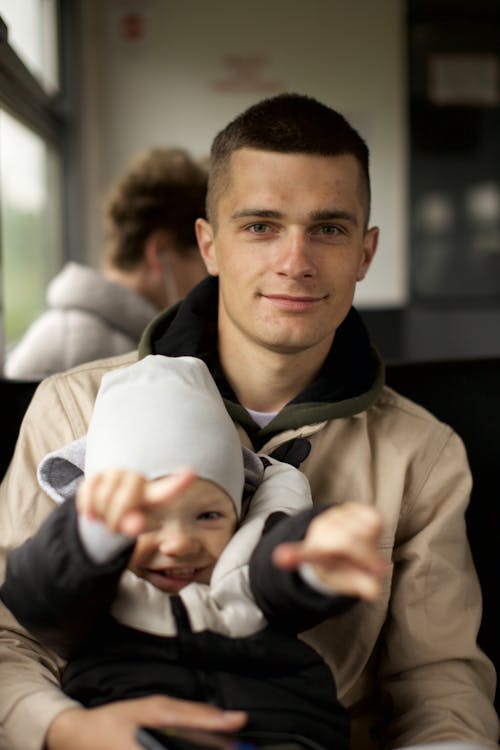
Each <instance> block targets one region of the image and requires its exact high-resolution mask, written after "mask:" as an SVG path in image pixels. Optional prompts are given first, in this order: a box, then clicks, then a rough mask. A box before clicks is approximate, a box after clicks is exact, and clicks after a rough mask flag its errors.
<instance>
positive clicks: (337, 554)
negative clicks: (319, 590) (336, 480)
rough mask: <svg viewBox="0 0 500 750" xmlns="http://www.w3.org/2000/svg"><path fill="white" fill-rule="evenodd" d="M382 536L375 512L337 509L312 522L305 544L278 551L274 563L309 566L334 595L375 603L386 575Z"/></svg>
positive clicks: (348, 507) (363, 508) (356, 507)
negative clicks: (381, 545)
mask: <svg viewBox="0 0 500 750" xmlns="http://www.w3.org/2000/svg"><path fill="white" fill-rule="evenodd" d="M381 533H382V519H381V517H380V515H379V514H378V512H377V511H376V510H375V509H374V508H372V507H369V506H366V505H362V504H361V503H345V504H343V505H335V506H332V507H331V508H329V509H328V510H326V511H324V512H323V513H321V514H320V515H318V516H316V518H314V519H313V520H312V521H311V524H310V525H309V528H308V530H307V533H306V536H305V538H304V540H303V541H302V542H289V543H285V544H280V545H279V546H278V547H276V549H275V551H274V555H273V560H274V562H275V563H276V565H278V567H281V568H285V569H288V570H295V569H296V568H298V567H299V566H300V565H301V564H302V563H309V564H310V565H312V567H313V570H314V572H315V574H316V575H317V577H318V579H319V580H320V581H322V582H323V583H325V584H326V585H327V586H328V587H329V588H331V589H332V590H333V591H334V592H335V593H337V594H344V595H346V596H359V597H361V598H362V599H366V600H367V601H373V600H375V599H376V598H377V597H378V596H379V594H380V587H381V581H382V579H383V577H384V575H385V573H386V572H387V564H386V563H385V561H384V560H383V558H382V556H381V555H380V552H379V550H378V546H377V545H378V541H379V539H380V535H381Z"/></svg>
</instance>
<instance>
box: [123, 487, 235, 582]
mask: <svg viewBox="0 0 500 750" xmlns="http://www.w3.org/2000/svg"><path fill="white" fill-rule="evenodd" d="M162 515H163V514H162ZM235 529H236V512H235V509H234V505H233V503H232V501H231V500H230V498H229V497H228V495H227V494H226V493H225V492H224V490H222V489H221V488H220V487H218V486H217V485H216V484H214V483H213V482H210V481H208V480H207V479H196V480H195V481H194V482H193V484H192V485H190V487H189V488H188V489H187V490H186V491H185V492H184V493H183V494H182V495H181V496H180V497H179V498H178V499H177V500H175V501H174V502H173V503H172V504H171V505H169V506H168V507H167V508H166V509H165V513H164V517H163V518H162V525H161V527H160V528H158V529H155V530H154V531H148V532H146V533H144V534H141V535H140V536H139V537H138V539H137V543H136V546H135V549H134V552H133V555H132V557H131V559H130V562H129V566H128V567H129V568H130V570H132V571H133V572H134V573H135V574H136V575H138V576H140V578H144V579H145V580H146V581H149V582H150V583H152V584H153V586H156V587H157V588H159V589H161V590H162V591H166V592H167V593H169V594H176V593H177V592H179V591H180V590H181V589H182V588H184V586H187V585H188V583H191V582H192V581H197V582H199V583H209V582H210V577H211V575H212V571H213V569H214V567H215V564H216V562H217V560H218V559H219V557H220V555H221V553H222V551H223V549H224V547H225V546H226V544H227V543H228V542H229V540H230V539H231V537H232V535H233V534H234V531H235Z"/></svg>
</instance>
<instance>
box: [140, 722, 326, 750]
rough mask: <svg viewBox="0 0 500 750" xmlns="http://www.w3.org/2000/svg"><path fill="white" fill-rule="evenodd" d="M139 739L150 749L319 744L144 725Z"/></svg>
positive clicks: (252, 749) (291, 748)
mask: <svg viewBox="0 0 500 750" xmlns="http://www.w3.org/2000/svg"><path fill="white" fill-rule="evenodd" d="M137 740H138V741H139V743H140V744H141V746H142V747H144V748H146V750H308V749H309V748H314V747H316V746H314V745H310V744H303V743H301V742H296V741H295V740H289V739H287V738H283V739H280V738H270V737H263V736H261V735H257V734H256V735H254V736H252V737H249V738H247V737H238V736H235V735H227V734H226V735H225V734H216V733H212V732H203V731H199V730H191V729H164V730H160V729H147V728H144V727H143V728H141V729H139V731H138V733H137Z"/></svg>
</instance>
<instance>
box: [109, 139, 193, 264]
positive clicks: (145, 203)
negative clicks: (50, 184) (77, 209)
mask: <svg viewBox="0 0 500 750" xmlns="http://www.w3.org/2000/svg"><path fill="white" fill-rule="evenodd" d="M206 189H207V173H206V169H205V168H204V167H203V166H202V164H201V162H197V161H195V160H194V159H193V158H192V157H191V156H190V155H189V154H188V153H187V151H184V150H183V149H180V148H152V149H150V150H148V151H146V152H145V153H143V154H142V155H140V156H138V157H136V158H135V159H134V160H133V161H132V162H131V164H130V166H129V168H128V170H127V171H126V172H125V174H124V175H123V177H121V178H120V179H119V180H118V182H117V183H116V184H115V185H114V186H113V187H112V189H111V191H110V193H109V196H108V198H107V201H106V203H105V207H104V222H105V231H106V261H107V262H108V263H109V265H111V266H113V267H115V268H120V269H123V270H128V269H131V268H134V267H136V266H137V265H138V264H139V263H140V262H141V260H142V258H143V254H144V245H145V242H146V240H147V238H148V236H149V235H150V234H152V233H153V232H155V231H157V230H167V231H169V232H170V233H171V235H172V239H173V241H174V243H175V245H176V249H177V250H178V251H179V253H183V252H184V253H187V252H189V251H190V250H192V248H193V247H196V235H195V230H194V224H195V221H196V219H198V218H199V217H204V216H205V198H206Z"/></svg>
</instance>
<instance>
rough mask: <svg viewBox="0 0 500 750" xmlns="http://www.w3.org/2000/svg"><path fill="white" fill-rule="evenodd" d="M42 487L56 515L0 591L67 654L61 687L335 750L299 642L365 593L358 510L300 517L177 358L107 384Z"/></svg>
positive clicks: (340, 712) (343, 731)
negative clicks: (202, 714) (175, 706)
mask: <svg viewBox="0 0 500 750" xmlns="http://www.w3.org/2000/svg"><path fill="white" fill-rule="evenodd" d="M84 453H85V479H84V481H83V482H81V483H80V484H79V487H78V489H77V491H76V500H75V487H76V482H77V480H79V478H80V476H81V473H82V472H81V467H82V461H83V455H84ZM40 480H41V482H42V484H43V486H44V487H45V488H46V490H47V491H48V492H49V494H51V495H52V496H53V497H54V498H55V499H56V500H57V501H58V502H59V503H60V504H59V507H58V508H57V509H56V510H55V511H54V512H53V513H52V514H51V516H49V518H48V519H47V521H46V522H45V524H44V525H43V526H42V528H41V529H40V531H39V532H38V534H37V535H36V536H35V537H33V538H32V539H30V540H28V541H27V542H26V543H25V544H24V545H23V546H22V547H20V548H19V549H18V550H15V551H14V552H13V553H12V554H11V556H10V557H9V561H8V570H7V577H6V582H5V584H4V586H3V588H2V589H1V592H0V594H1V596H2V599H3V600H4V602H5V603H6V604H7V606H8V607H9V608H10V609H11V610H12V612H13V614H14V615H15V616H16V617H17V618H18V620H19V621H20V622H21V624H22V625H24V627H26V628H27V629H28V630H30V631H31V632H33V633H34V634H35V635H36V637H38V638H39V639H40V640H42V641H44V642H45V643H46V644H47V645H49V646H51V647H52V648H53V649H54V650H56V651H57V652H58V653H59V654H60V655H62V656H64V657H65V658H66V659H67V663H66V667H65V669H64V671H63V673H62V686H63V689H64V690H65V691H66V692H67V693H68V694H69V695H71V696H72V697H74V698H75V699H76V700H78V701H80V702H81V703H82V704H83V705H85V706H88V707H91V706H97V705H101V704H103V703H108V702H110V701H114V700H120V699H125V698H133V697H138V696H141V695H149V694H153V693H162V694H166V695H172V696H176V697H179V698H185V699H192V700H202V701H209V702H212V703H215V704H217V705H219V706H221V707H224V708H226V709H228V710H242V711H245V712H246V713H247V715H248V722H247V725H246V731H247V733H248V734H249V736H250V735H251V733H252V732H259V733H263V732H264V733H265V734H266V737H268V738H269V739H272V738H273V737H274V738H277V739H285V738H287V739H293V738H294V739H296V740H297V741H301V742H306V739H307V741H312V742H315V743H316V746H320V747H321V746H322V747H326V748H332V747H335V748H338V749H341V748H346V749H347V747H348V746H349V723H348V718H347V714H346V712H345V711H344V709H343V708H342V707H341V706H340V704H339V703H338V701H337V698H336V691H335V684H334V680H333V677H332V675H331V672H330V670H329V668H328V667H327V666H326V664H325V663H324V662H323V661H322V659H321V658H320V657H319V656H318V654H317V653H316V652H315V651H314V650H313V649H312V648H311V647H310V646H308V645H307V644H306V643H304V642H303V641H302V640H301V639H299V638H297V637H296V636H297V634H298V633H300V632H302V631H304V630H307V629H309V628H311V627H313V626H314V625H316V624H318V623H320V622H322V621H324V620H325V619H327V618H328V617H330V616H332V615H335V614H337V613H339V612H343V611H345V609H346V608H348V607H350V606H354V604H355V599H354V598H353V597H354V596H362V597H364V598H366V599H373V598H374V597H375V596H376V595H377V593H378V590H379V586H380V578H381V576H382V575H383V572H384V566H383V563H382V562H381V559H380V557H379V555H378V552H377V549H376V543H377V539H378V536H379V533H380V521H379V519H378V517H376V515H375V513H374V512H373V511H372V510H371V509H370V508H366V507H363V506H360V505H356V504H354V503H350V504H345V505H341V506H335V507H333V506H332V507H329V508H322V509H313V507H312V502H311V496H310V490H309V485H308V483H307V481H306V479H305V477H304V475H303V474H302V473H301V472H299V471H298V470H297V469H294V468H293V467H291V466H289V465H287V464H281V463H278V462H276V461H273V460H272V459H269V458H266V457H258V456H256V455H255V454H253V453H252V452H251V451H248V450H243V451H242V448H241V444H240V440H239V438H238V434H237V432H236V428H235V427H234V425H233V423H232V421H231V419H230V417H229V415H228V413H227V411H226V409H225V407H224V403H223V401H222V399H221V397H220V395H219V392H218V390H217V388H216V386H215V383H214V382H213V380H212V378H211V376H210V374H209V372H208V369H207V368H206V366H205V365H204V364H203V362H201V360H198V359H195V358H190V357H179V358H167V357H163V356H149V357H146V358H145V359H144V360H141V361H140V362H138V363H137V364H135V365H133V366H132V367H129V368H124V369H122V370H118V371H115V372H113V373H109V374H107V375H106V376H105V377H104V379H103V382H102V385H101V389H100V391H99V394H98V397H97V400H96V405H95V410H94V414H93V417H92V420H91V423H90V427H89V432H88V435H87V438H86V445H85V444H84V441H78V442H77V443H76V444H72V445H71V446H67V447H66V448H65V449H63V450H62V451H60V452H58V453H57V454H52V455H51V456H49V457H47V459H46V460H45V461H44V462H43V464H42V466H41V469H40ZM62 499H64V500H65V501H64V502H61V500H62ZM332 627H334V624H332ZM346 647H347V648H348V644H346ZM305 746H306V747H307V746H308V745H307V744H306V745H305ZM309 746H310V745H309Z"/></svg>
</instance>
